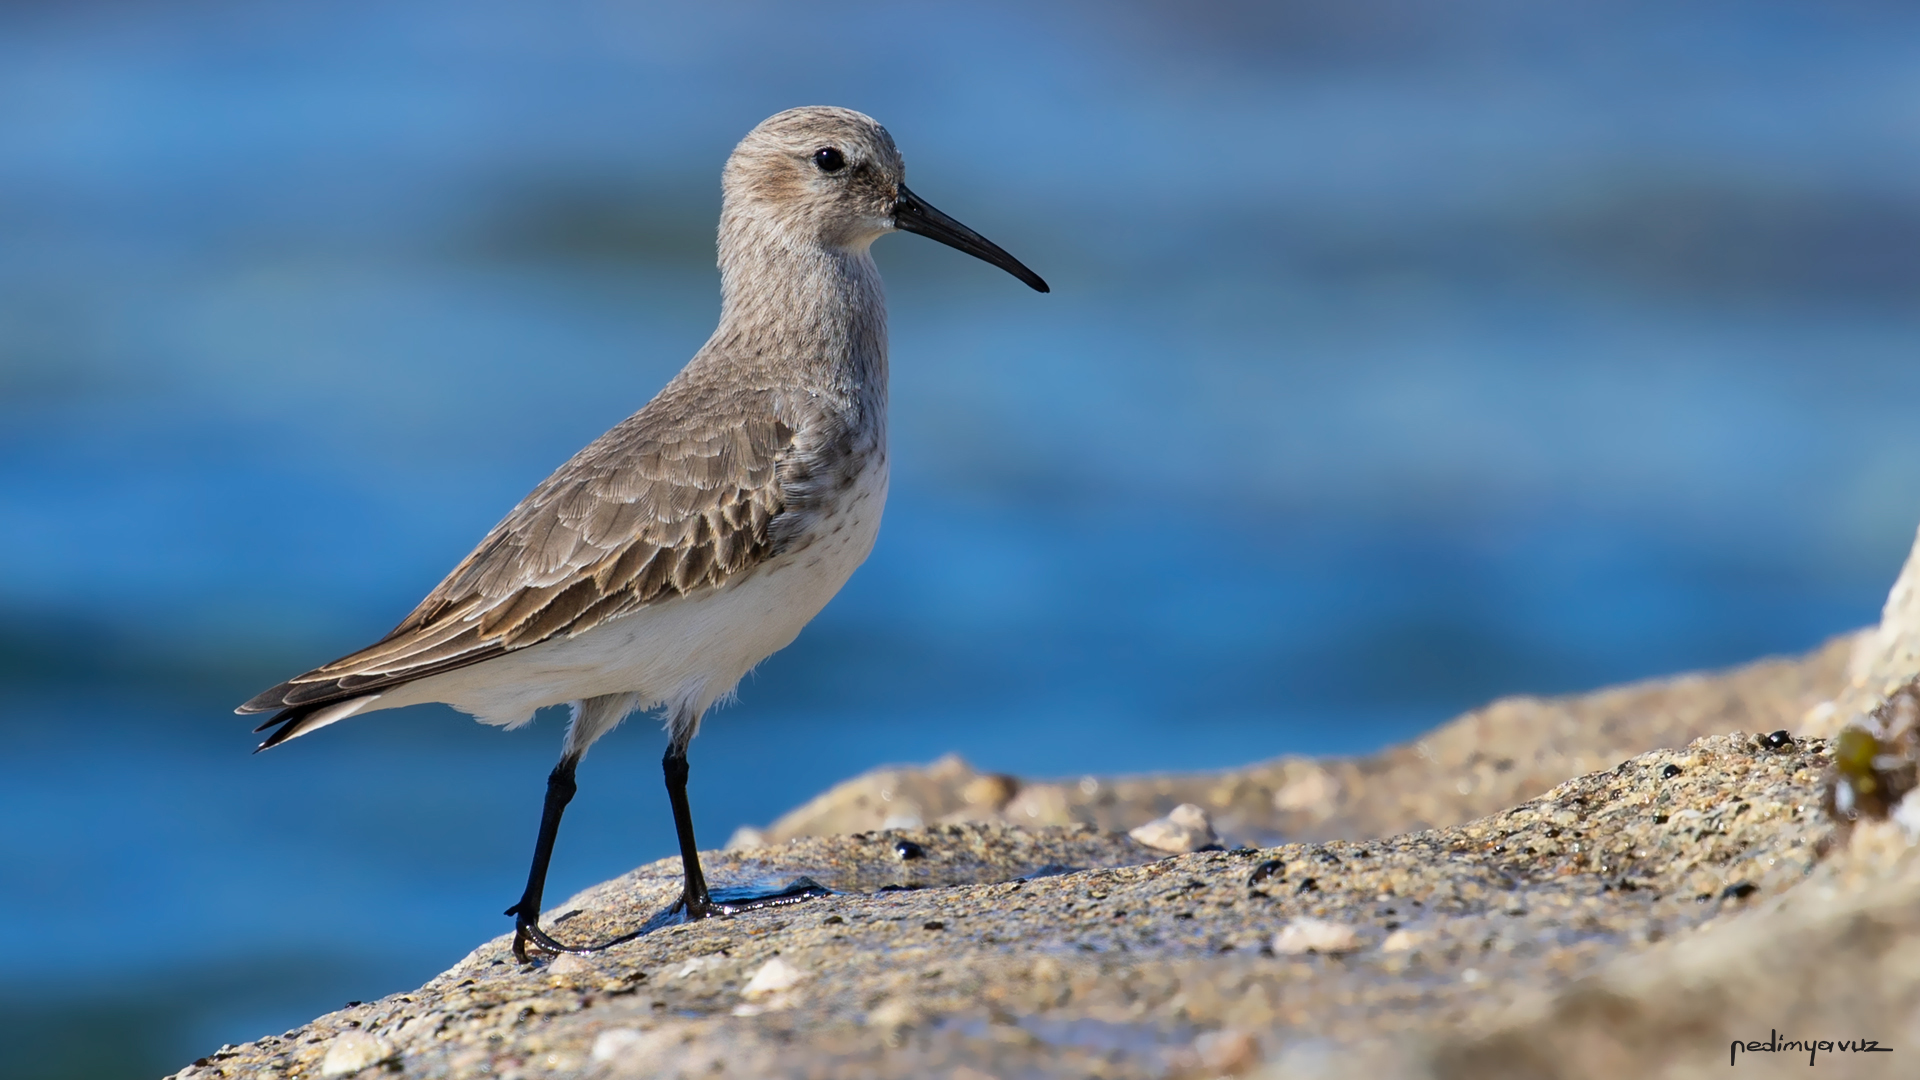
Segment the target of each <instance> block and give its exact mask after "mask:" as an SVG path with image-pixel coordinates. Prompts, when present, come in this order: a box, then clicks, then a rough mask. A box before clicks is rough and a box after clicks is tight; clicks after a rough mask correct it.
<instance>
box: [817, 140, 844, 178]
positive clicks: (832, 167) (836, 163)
mask: <svg viewBox="0 0 1920 1080" xmlns="http://www.w3.org/2000/svg"><path fill="white" fill-rule="evenodd" d="M813 164H814V167H815V168H817V169H819V170H820V171H821V172H828V173H834V172H839V171H840V170H841V169H844V168H846V167H847V158H846V155H845V154H842V153H841V152H840V151H838V150H835V149H834V148H833V147H831V146H827V147H822V148H821V149H819V150H815V151H814V152H813Z"/></svg>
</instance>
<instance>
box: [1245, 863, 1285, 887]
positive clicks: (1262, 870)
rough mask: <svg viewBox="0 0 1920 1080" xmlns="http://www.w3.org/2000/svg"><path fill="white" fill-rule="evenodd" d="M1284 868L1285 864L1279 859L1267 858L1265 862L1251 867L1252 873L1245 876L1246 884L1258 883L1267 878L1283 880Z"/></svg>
mask: <svg viewBox="0 0 1920 1080" xmlns="http://www.w3.org/2000/svg"><path fill="white" fill-rule="evenodd" d="M1286 868H1287V864H1286V863H1283V862H1281V861H1280V860H1279V859H1268V860H1267V861H1266V862H1263V863H1261V864H1260V865H1259V866H1256V867H1254V868H1253V873H1252V874H1249V875H1248V876H1247V884H1248V885H1258V884H1260V883H1261V882H1263V881H1266V880H1267V879H1268V878H1279V879H1281V880H1285V878H1286V873H1285V871H1286Z"/></svg>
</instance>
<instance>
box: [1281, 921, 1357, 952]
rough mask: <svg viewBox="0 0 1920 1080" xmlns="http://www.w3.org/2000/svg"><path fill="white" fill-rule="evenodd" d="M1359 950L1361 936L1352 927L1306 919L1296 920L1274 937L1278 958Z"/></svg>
mask: <svg viewBox="0 0 1920 1080" xmlns="http://www.w3.org/2000/svg"><path fill="white" fill-rule="evenodd" d="M1359 947H1360V935H1359V934H1356V933H1354V932H1353V927H1351V926H1348V925H1347V924H1345V923H1337V922H1332V921H1329V920H1327V919H1314V918H1308V917H1306V916H1302V917H1300V918H1297V919H1294V920H1293V921H1292V922H1289V923H1288V924H1287V925H1286V926H1284V927H1282V928H1281V930H1280V932H1279V933H1277V934H1275V935H1273V951H1274V954H1275V955H1277V956H1298V955H1300V954H1301V953H1309V952H1317V953H1343V952H1352V951H1353V950H1355V949H1358V948H1359Z"/></svg>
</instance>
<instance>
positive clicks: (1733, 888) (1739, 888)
mask: <svg viewBox="0 0 1920 1080" xmlns="http://www.w3.org/2000/svg"><path fill="white" fill-rule="evenodd" d="M1759 891H1760V886H1758V885H1755V884H1754V883H1752V882H1751V881H1736V882H1734V883H1733V884H1731V885H1729V886H1727V887H1726V888H1724V889H1722V890H1720V897H1721V899H1723V900H1745V899H1746V898H1747V897H1749V896H1752V895H1753V894H1754V893H1757V892H1759Z"/></svg>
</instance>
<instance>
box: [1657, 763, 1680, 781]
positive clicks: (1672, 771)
mask: <svg viewBox="0 0 1920 1080" xmlns="http://www.w3.org/2000/svg"><path fill="white" fill-rule="evenodd" d="M1679 775H1680V766H1678V765H1672V764H1669V765H1664V766H1662V767H1661V769H1660V779H1662V780H1671V779H1673V778H1674V777H1676V776H1679Z"/></svg>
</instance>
